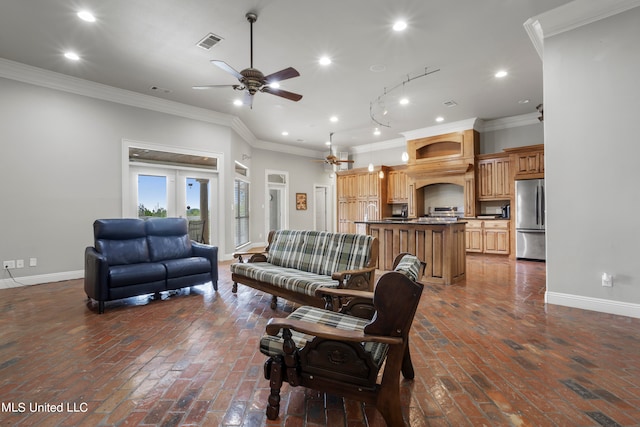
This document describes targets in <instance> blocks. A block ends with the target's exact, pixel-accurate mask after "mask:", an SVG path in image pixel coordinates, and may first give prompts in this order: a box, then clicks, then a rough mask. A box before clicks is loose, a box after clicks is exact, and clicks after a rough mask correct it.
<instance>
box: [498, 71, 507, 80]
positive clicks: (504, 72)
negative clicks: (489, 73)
mask: <svg viewBox="0 0 640 427" xmlns="http://www.w3.org/2000/svg"><path fill="white" fill-rule="evenodd" d="M507 74H509V73H507V72H506V71H505V70H500V71H498V72H497V73H496V74H495V76H496V77H497V78H499V79H501V78H503V77H507Z"/></svg>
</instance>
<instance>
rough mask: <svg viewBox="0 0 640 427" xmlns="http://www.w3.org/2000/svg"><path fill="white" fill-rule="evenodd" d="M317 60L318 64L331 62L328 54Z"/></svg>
mask: <svg viewBox="0 0 640 427" xmlns="http://www.w3.org/2000/svg"><path fill="white" fill-rule="evenodd" d="M318 62H319V63H320V65H329V64H331V58H329V57H328V56H323V57H321V58H320V59H319V60H318Z"/></svg>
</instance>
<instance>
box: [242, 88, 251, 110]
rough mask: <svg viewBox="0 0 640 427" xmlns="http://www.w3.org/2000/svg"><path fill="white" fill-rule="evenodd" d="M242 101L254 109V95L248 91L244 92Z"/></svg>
mask: <svg viewBox="0 0 640 427" xmlns="http://www.w3.org/2000/svg"><path fill="white" fill-rule="evenodd" d="M242 103H243V104H244V105H248V106H249V108H250V109H252V110H253V95H251V94H250V93H249V92H248V91H247V92H245V93H244V98H243V99H242Z"/></svg>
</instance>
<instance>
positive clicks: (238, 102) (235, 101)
mask: <svg viewBox="0 0 640 427" xmlns="http://www.w3.org/2000/svg"><path fill="white" fill-rule="evenodd" d="M233 105H235V106H236V107H239V106H241V105H242V100H241V99H234V101H233Z"/></svg>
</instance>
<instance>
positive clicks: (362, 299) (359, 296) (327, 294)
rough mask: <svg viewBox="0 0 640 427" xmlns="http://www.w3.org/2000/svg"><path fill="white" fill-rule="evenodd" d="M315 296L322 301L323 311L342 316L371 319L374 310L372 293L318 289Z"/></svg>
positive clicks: (353, 290)
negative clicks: (334, 312) (333, 312)
mask: <svg viewBox="0 0 640 427" xmlns="http://www.w3.org/2000/svg"><path fill="white" fill-rule="evenodd" d="M316 296H317V297H320V298H322V299H324V309H325V310H329V311H337V312H339V313H342V314H348V315H350V316H355V317H360V318H361V319H371V318H372V317H373V316H374V314H375V312H376V309H375V307H374V305H373V292H369V291H358V290H355V289H340V288H323V287H321V288H318V289H317V290H316Z"/></svg>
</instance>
